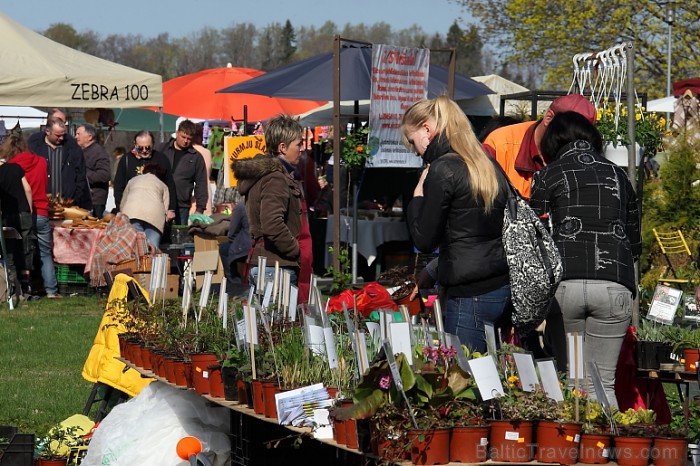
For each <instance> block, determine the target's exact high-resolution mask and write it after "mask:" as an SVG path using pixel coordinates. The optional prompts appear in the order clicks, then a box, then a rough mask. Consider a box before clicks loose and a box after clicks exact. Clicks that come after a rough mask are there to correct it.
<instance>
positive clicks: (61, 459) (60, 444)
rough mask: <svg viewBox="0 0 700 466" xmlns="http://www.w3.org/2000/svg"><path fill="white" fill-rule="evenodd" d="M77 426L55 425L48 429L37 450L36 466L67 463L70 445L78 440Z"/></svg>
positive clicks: (57, 465)
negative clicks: (40, 446)
mask: <svg viewBox="0 0 700 466" xmlns="http://www.w3.org/2000/svg"><path fill="white" fill-rule="evenodd" d="M78 431H79V428H78V427H77V426H71V427H63V426H61V425H57V426H54V427H52V428H51V429H49V431H48V433H47V434H46V437H44V441H43V444H42V448H41V450H40V451H39V456H38V460H37V466H65V465H66V464H68V458H69V457H70V449H71V446H73V445H75V444H76V443H77V440H78Z"/></svg>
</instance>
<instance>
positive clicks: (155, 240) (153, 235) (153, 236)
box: [131, 219, 160, 248]
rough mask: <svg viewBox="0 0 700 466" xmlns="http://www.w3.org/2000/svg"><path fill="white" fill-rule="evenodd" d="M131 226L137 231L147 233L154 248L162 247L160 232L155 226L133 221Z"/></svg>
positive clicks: (147, 237)
mask: <svg viewBox="0 0 700 466" xmlns="http://www.w3.org/2000/svg"><path fill="white" fill-rule="evenodd" d="M131 226H132V227H134V229H135V230H136V231H142V232H144V233H146V239H148V242H149V243H151V246H153V247H154V248H159V247H160V231H158V229H157V228H156V227H154V226H153V225H151V224H150V223H148V222H144V221H142V220H136V219H134V220H131Z"/></svg>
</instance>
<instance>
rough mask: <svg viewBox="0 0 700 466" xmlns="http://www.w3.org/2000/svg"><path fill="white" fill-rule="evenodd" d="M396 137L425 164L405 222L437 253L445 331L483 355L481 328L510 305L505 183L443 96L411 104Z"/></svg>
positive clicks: (420, 241) (427, 249) (420, 244)
mask: <svg viewBox="0 0 700 466" xmlns="http://www.w3.org/2000/svg"><path fill="white" fill-rule="evenodd" d="M402 132H403V136H404V139H405V143H406V144H407V145H408V146H410V147H412V148H413V149H414V150H415V151H416V154H417V155H419V156H421V157H422V158H423V161H424V162H425V164H426V165H427V166H426V168H425V169H424V170H423V174H422V175H421V178H420V180H419V182H418V185H417V186H416V188H415V191H414V198H413V200H412V201H411V203H410V204H409V206H408V212H407V219H408V225H409V229H410V232H411V237H412V239H413V243H414V244H415V246H416V247H417V248H418V249H419V250H421V251H423V252H430V251H433V250H434V249H435V248H436V247H439V248H440V257H439V260H438V282H439V284H440V286H441V288H442V289H443V292H444V295H445V306H444V309H445V331H447V332H449V333H452V334H456V335H457V336H458V337H459V339H460V341H461V342H462V344H465V345H467V346H468V347H470V348H471V349H472V350H476V351H482V352H483V351H485V350H486V342H485V338H484V323H492V324H495V323H496V321H497V320H498V319H499V318H500V317H501V315H502V314H503V313H504V311H505V310H506V309H507V308H508V307H509V306H510V284H509V277H508V264H507V262H506V257H505V253H504V251H503V243H502V237H501V235H502V230H503V210H504V208H505V203H506V199H507V198H508V184H507V180H506V178H505V175H504V174H503V173H502V171H501V170H499V169H498V168H497V167H496V165H495V162H494V161H493V160H492V159H491V158H490V157H489V156H488V155H486V153H485V152H484V150H483V149H482V146H481V143H479V140H478V139H477V137H476V135H475V134H474V131H473V130H472V128H471V124H470V123H469V120H467V117H466V116H465V115H464V113H463V112H462V110H461V109H460V108H459V106H457V104H456V103H455V102H453V101H452V100H450V99H449V98H448V97H445V96H441V97H437V98H435V99H432V100H423V101H420V102H418V103H416V104H414V105H413V106H411V107H410V108H409V109H408V110H407V111H406V113H405V114H404V117H403V121H402Z"/></svg>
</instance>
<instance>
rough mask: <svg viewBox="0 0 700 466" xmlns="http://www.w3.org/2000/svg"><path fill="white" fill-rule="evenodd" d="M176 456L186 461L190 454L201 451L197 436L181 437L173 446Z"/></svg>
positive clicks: (200, 443)
mask: <svg viewBox="0 0 700 466" xmlns="http://www.w3.org/2000/svg"><path fill="white" fill-rule="evenodd" d="M175 451H176V452H177V456H179V457H180V458H182V459H183V460H185V461H187V460H189V459H190V456H191V455H196V454H197V453H200V452H201V451H202V442H200V441H199V439H198V438H197V437H182V438H181V439H180V441H179V442H177V447H175Z"/></svg>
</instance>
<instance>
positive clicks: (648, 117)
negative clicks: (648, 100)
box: [596, 104, 666, 152]
mask: <svg viewBox="0 0 700 466" xmlns="http://www.w3.org/2000/svg"><path fill="white" fill-rule="evenodd" d="M616 109H618V111H617V115H616ZM634 119H635V125H634V128H635V129H634V135H635V139H636V141H637V143H638V144H639V145H640V146H642V147H644V148H645V149H646V150H647V151H649V152H655V151H656V149H657V148H658V147H659V146H660V145H661V138H662V136H663V135H664V131H665V128H666V119H665V118H663V117H661V116H658V115H657V114H656V113H649V112H646V110H645V108H644V107H641V106H636V107H635V109H634ZM596 128H598V131H600V135H601V136H602V137H603V143H605V144H612V145H613V147H617V145H618V144H622V145H628V144H630V142H631V141H630V136H629V133H628V132H627V107H626V106H624V105H619V106H617V107H616V106H615V105H613V104H606V105H605V106H603V107H601V108H599V109H598V115H597V120H596Z"/></svg>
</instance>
